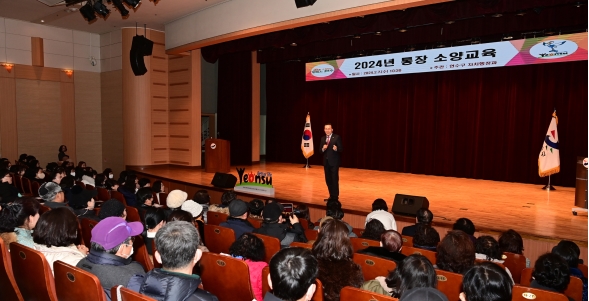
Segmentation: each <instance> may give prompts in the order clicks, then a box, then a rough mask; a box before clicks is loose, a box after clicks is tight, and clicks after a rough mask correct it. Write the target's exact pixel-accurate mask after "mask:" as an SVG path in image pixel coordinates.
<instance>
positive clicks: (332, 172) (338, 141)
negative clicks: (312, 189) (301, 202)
mask: <svg viewBox="0 0 589 301" xmlns="http://www.w3.org/2000/svg"><path fill="white" fill-rule="evenodd" d="M323 131H324V132H325V136H323V137H321V152H323V170H324V172H325V184H327V189H328V190H329V199H326V200H325V201H326V202H327V201H328V200H335V201H337V200H338V198H339V165H340V161H341V160H340V153H341V152H342V151H343V150H344V149H343V146H342V138H341V137H340V136H339V135H337V134H334V133H333V127H332V126H331V123H326V124H325V126H324V127H323Z"/></svg>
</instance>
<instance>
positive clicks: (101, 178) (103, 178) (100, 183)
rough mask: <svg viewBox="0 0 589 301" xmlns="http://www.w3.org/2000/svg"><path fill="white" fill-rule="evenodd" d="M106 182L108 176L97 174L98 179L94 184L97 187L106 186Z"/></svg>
mask: <svg viewBox="0 0 589 301" xmlns="http://www.w3.org/2000/svg"><path fill="white" fill-rule="evenodd" d="M104 182H106V176H105V175H103V174H97V175H96V178H95V179H94V183H95V184H96V186H97V187H102V186H104Z"/></svg>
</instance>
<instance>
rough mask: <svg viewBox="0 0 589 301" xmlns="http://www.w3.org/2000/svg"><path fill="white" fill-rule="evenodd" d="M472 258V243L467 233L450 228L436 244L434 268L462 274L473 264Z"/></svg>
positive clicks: (473, 256)
mask: <svg viewBox="0 0 589 301" xmlns="http://www.w3.org/2000/svg"><path fill="white" fill-rule="evenodd" d="M474 259H475V251H474V245H473V244H472V241H471V240H470V237H469V235H468V234H466V233H464V232H463V231H460V230H452V231H449V232H448V234H447V235H446V237H444V239H442V241H441V242H440V244H439V245H438V252H437V253H436V268H438V269H440V270H444V271H448V272H452V273H457V274H464V273H466V271H467V270H468V269H470V268H471V267H472V266H473V265H474Z"/></svg>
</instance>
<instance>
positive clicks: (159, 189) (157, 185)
mask: <svg viewBox="0 0 589 301" xmlns="http://www.w3.org/2000/svg"><path fill="white" fill-rule="evenodd" d="M151 189H153V192H155V193H165V192H166V186H164V183H163V182H162V181H160V180H157V181H154V182H153V185H151Z"/></svg>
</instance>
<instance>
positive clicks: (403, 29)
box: [398, 28, 407, 32]
mask: <svg viewBox="0 0 589 301" xmlns="http://www.w3.org/2000/svg"><path fill="white" fill-rule="evenodd" d="M398 31H399V32H407V28H399V29H398Z"/></svg>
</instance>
